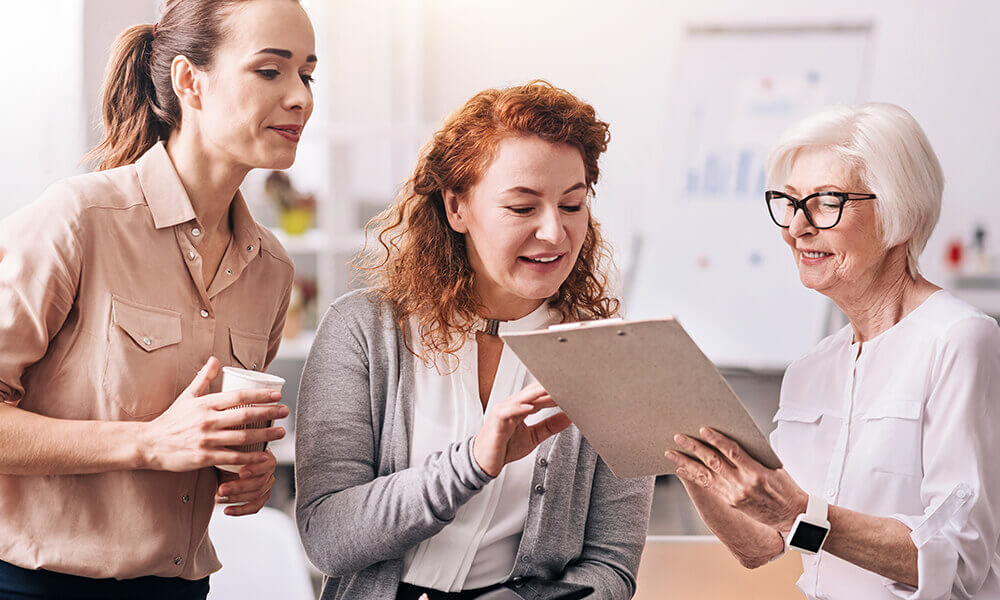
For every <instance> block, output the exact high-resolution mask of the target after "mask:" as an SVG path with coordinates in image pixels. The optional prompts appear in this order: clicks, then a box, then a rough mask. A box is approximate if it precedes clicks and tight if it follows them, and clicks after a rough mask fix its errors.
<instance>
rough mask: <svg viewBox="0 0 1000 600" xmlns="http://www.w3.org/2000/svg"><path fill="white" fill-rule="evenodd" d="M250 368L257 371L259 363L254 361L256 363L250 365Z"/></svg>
mask: <svg viewBox="0 0 1000 600" xmlns="http://www.w3.org/2000/svg"><path fill="white" fill-rule="evenodd" d="M250 370H251V371H256V370H257V363H254V364H252V365H250Z"/></svg>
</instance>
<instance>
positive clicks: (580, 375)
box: [501, 318, 781, 478]
mask: <svg viewBox="0 0 1000 600" xmlns="http://www.w3.org/2000/svg"><path fill="white" fill-rule="evenodd" d="M501 337H502V338H503V340H504V342H505V343H506V344H507V345H508V346H510V349H511V350H513V351H514V353H515V354H517V356H518V358H520V359H521V361H522V362H523V363H524V365H525V366H526V367H527V368H528V370H529V371H530V372H531V374H532V375H534V377H535V378H536V379H537V380H538V382H539V383H541V384H542V386H543V387H545V389H546V390H547V391H548V392H549V394H551V395H552V398H553V399H554V400H555V402H556V404H558V405H559V408H561V409H562V410H563V411H565V412H566V414H567V415H569V417H570V419H572V420H573V423H574V424H575V425H576V426H577V427H578V428H579V429H580V431H581V432H583V434H584V435H585V436H586V437H587V440H589V441H590V444H591V445H592V446H593V447H594V449H595V450H597V452H598V454H600V456H601V458H602V459H604V462H606V463H607V464H608V466H609V467H611V471H612V472H613V473H614V474H615V475H616V476H617V477H621V478H624V477H640V476H645V475H664V474H670V473H673V472H674V470H675V466H674V463H672V462H670V461H669V460H667V458H666V457H665V456H664V455H663V453H664V452H665V451H667V450H671V449H672V450H680V448H678V447H677V444H675V443H674V441H673V436H674V434H676V433H684V434H686V435H689V436H691V437H694V438H699V439H701V436H700V435H699V434H698V429H699V428H700V427H712V428H713V429H715V430H717V431H719V432H721V433H723V434H725V435H727V436H729V437H731V438H733V439H734V440H736V441H737V442H739V443H740V445H741V446H743V448H744V449H745V450H746V451H747V453H749V454H750V455H751V456H753V457H754V458H755V459H757V460H758V461H759V462H760V463H762V464H763V465H765V466H767V467H770V468H778V467H780V466H781V461H780V460H779V459H778V457H777V455H776V454H775V453H774V450H772V449H771V446H770V444H769V443H768V441H767V438H766V437H765V436H764V434H763V433H761V431H760V429H758V428H757V426H756V424H754V422H753V419H752V418H751V417H750V414H749V413H748V412H747V410H746V408H745V407H744V406H743V403H742V402H740V400H739V398H737V397H736V394H735V393H733V390H732V388H730V387H729V384H728V383H726V380H725V379H723V377H722V375H721V374H720V373H719V371H718V369H716V368H715V365H713V364H712V362H711V361H709V360H708V358H706V357H705V355H704V354H703V353H702V351H701V350H700V349H699V348H698V346H697V345H696V344H695V343H694V341H693V340H692V339H691V338H690V337H689V336H688V334H687V332H686V331H684V328H683V327H681V325H680V323H679V322H678V321H677V320H676V319H674V318H665V319H651V320H643V321H623V320H621V319H608V320H606V321H586V322H582V323H579V324H572V325H567V326H555V327H553V328H550V329H546V330H539V331H529V332H523V333H508V334H504V335H502V336H501Z"/></svg>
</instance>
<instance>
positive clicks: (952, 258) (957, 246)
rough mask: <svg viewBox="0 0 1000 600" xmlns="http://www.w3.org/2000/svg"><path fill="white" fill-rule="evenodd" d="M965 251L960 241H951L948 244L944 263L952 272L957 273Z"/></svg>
mask: <svg viewBox="0 0 1000 600" xmlns="http://www.w3.org/2000/svg"><path fill="white" fill-rule="evenodd" d="M964 253H965V250H964V249H963V247H962V242H961V241H960V240H952V241H951V242H949V243H948V253H947V254H946V255H945V262H946V263H947V264H948V268H949V269H951V270H952V271H957V270H958V269H959V268H961V266H962V256H963V254H964Z"/></svg>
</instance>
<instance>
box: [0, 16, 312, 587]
mask: <svg viewBox="0 0 1000 600" xmlns="http://www.w3.org/2000/svg"><path fill="white" fill-rule="evenodd" d="M314 52H315V50H314V36H313V31H312V26H311V24H310V23H309V19H308V17H307V16H306V14H305V12H304V11H303V9H302V7H301V6H300V5H299V4H298V3H297V2H295V1H293V0H168V1H167V2H166V5H165V9H164V12H163V15H162V18H161V20H160V21H159V23H158V24H156V25H137V26H135V27H132V28H129V29H128V30H126V31H125V32H123V33H122V34H121V35H120V36H119V38H118V40H117V41H116V42H115V46H114V49H113V51H112V56H111V60H110V63H109V66H108V71H107V77H106V81H105V84H104V90H103V95H104V100H103V101H104V105H103V117H104V126H105V136H106V137H105V139H104V140H103V141H102V142H101V144H100V145H99V146H98V147H97V148H95V149H94V151H93V152H92V157H93V158H96V159H97V160H98V162H99V170H98V171H97V172H95V173H90V174H87V175H82V176H78V177H74V178H70V179H67V180H65V181H61V182H58V183H56V184H55V185H53V186H52V187H50V188H49V189H48V190H47V191H46V192H45V193H44V194H43V196H42V197H41V198H40V199H39V200H38V201H36V202H35V203H33V204H31V205H29V206H27V207H25V208H24V209H22V210H21V211H19V212H18V213H15V214H14V215H12V216H10V217H9V218H7V219H5V220H3V221H0V597H2V598H60V599H74V598H101V599H114V598H143V599H155V598H171V599H176V598H181V599H189V598H190V599H193V598H205V597H206V595H207V593H208V575H209V574H210V573H212V572H213V571H216V570H218V569H219V568H220V566H221V565H220V563H219V561H218V559H217V558H216V555H215V551H214V549H213V547H212V543H211V541H210V540H209V539H208V537H207V529H208V522H209V518H210V517H211V514H212V509H213V505H214V504H215V502H216V501H218V502H225V503H231V504H234V505H233V506H229V507H228V508H226V514H228V515H245V514H251V513H254V512H257V511H258V510H260V508H261V507H262V506H263V504H264V503H265V502H266V501H267V499H268V497H269V495H270V489H271V485H272V484H273V481H274V479H273V476H272V474H273V471H274V468H275V460H274V457H273V455H271V454H270V453H269V452H237V451H235V450H231V449H228V447H231V446H237V445H241V444H248V443H255V442H263V441H271V440H276V439H279V438H281V437H282V436H283V435H284V430H283V429H282V428H281V427H268V428H266V429H257V430H234V429H233V427H235V426H238V425H242V424H246V423H252V422H259V421H265V420H272V419H280V418H282V417H284V416H286V415H287V414H288V409H287V407H285V406H282V405H279V404H278V403H277V401H278V400H279V399H280V394H278V393H273V392H259V391H244V392H229V393H219V389H220V381H219V379H218V378H217V376H218V374H219V371H220V368H221V367H222V366H223V365H233V366H238V367H243V368H246V369H253V370H264V369H265V368H266V367H267V365H268V364H269V363H270V361H271V359H273V358H274V356H275V353H276V352H277V349H278V343H279V341H280V337H281V330H282V327H283V325H284V319H285V310H286V307H287V304H288V298H289V291H290V289H291V283H292V277H293V269H292V263H291V260H290V259H289V257H288V255H287V253H286V252H285V251H284V249H283V248H282V247H281V246H280V245H279V244H278V242H277V241H276V240H275V238H274V237H273V236H272V235H271V234H270V233H269V232H268V230H267V229H266V228H263V227H260V226H259V225H258V224H257V223H256V222H255V221H254V220H253V218H252V217H251V215H250V213H249V212H248V210H247V206H246V203H245V202H244V200H243V197H242V196H241V195H240V192H239V189H238V188H239V186H240V184H241V183H242V181H243V178H244V177H245V175H246V174H247V172H249V171H250V170H251V169H254V168H268V169H284V168H287V167H289V166H290V165H291V164H292V162H293V161H294V159H295V153H296V146H297V142H298V139H299V136H300V135H301V133H302V128H303V126H304V125H305V123H306V121H307V120H308V119H309V116H310V114H311V112H312V107H313V104H312V92H311V90H310V87H309V85H310V82H311V80H312V77H311V74H312V71H313V69H314V67H315V62H316V57H315V55H314ZM246 404H261V405H263V406H257V407H252V408H240V409H237V410H226V409H231V408H234V407H236V406H239V405H246ZM216 465H241V468H240V469H239V473H238V474H237V475H227V476H225V477H224V476H223V474H221V472H220V471H219V470H217V469H216V468H215V466H216Z"/></svg>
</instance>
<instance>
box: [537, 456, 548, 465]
mask: <svg viewBox="0 0 1000 600" xmlns="http://www.w3.org/2000/svg"><path fill="white" fill-rule="evenodd" d="M538 466H540V467H547V466H549V461H547V460H545V457H544V456H543V457H541V458H539V459H538Z"/></svg>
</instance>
